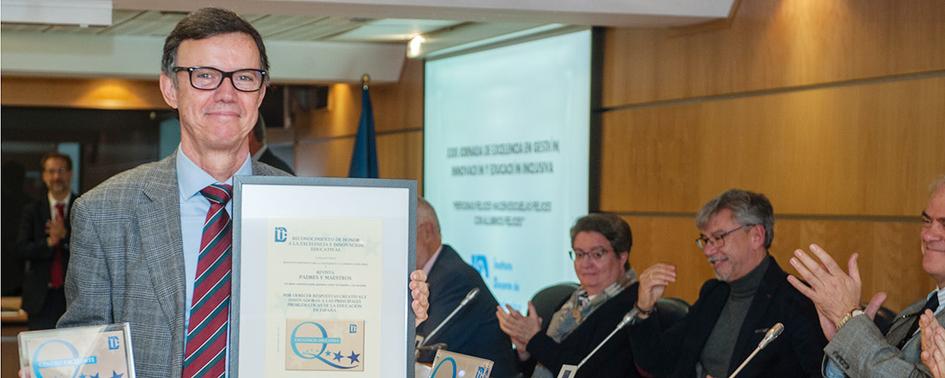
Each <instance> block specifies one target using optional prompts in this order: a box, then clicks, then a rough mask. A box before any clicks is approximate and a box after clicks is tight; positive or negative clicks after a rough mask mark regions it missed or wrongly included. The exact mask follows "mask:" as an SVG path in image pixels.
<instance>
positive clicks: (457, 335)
mask: <svg viewBox="0 0 945 378" xmlns="http://www.w3.org/2000/svg"><path fill="white" fill-rule="evenodd" d="M427 283H428V284H429V285H430V308H429V310H428V315H429V318H428V319H427V321H425V322H423V323H422V324H420V326H419V327H417V334H418V335H423V336H426V335H428V334H429V333H430V332H432V331H433V329H434V328H436V326H437V325H439V324H440V323H441V322H442V321H443V320H444V319H446V317H447V316H448V315H449V314H450V312H452V311H453V309H454V308H456V306H458V305H459V302H461V301H462V300H463V298H465V297H466V294H467V293H468V292H469V290H471V289H472V288H474V287H478V288H479V295H478V296H477V297H476V299H474V300H473V301H472V302H469V304H468V305H466V306H467V307H466V308H464V309H463V310H461V311H460V312H458V313H456V315H455V316H453V319H452V320H450V323H449V324H447V325H446V326H444V328H442V329H440V330H439V331H438V332H437V334H436V335H433V339H431V340H430V341H429V343H428V344H435V343H446V349H447V350H449V351H452V352H458V353H462V354H467V355H470V356H475V357H480V358H485V359H488V360H492V361H493V362H494V363H495V364H494V365H493V367H492V375H491V376H493V377H497V378H503V377H512V376H514V375H515V374H516V373H517V371H516V368H515V356H514V352H513V351H512V341H511V340H510V339H509V336H508V335H506V334H505V333H504V332H502V330H501V329H499V320H498V319H497V318H496V316H495V311H496V306H498V302H496V300H495V297H494V296H492V292H490V291H489V288H488V287H486V283H485V282H483V281H482V277H481V276H480V275H479V272H477V271H476V270H475V269H473V268H472V267H471V266H469V264H466V262H465V261H463V259H462V257H460V256H459V254H457V253H456V251H455V250H453V248H452V247H450V246H449V245H446V244H444V245H443V249H442V250H441V251H440V255H439V256H438V257H437V258H436V262H434V263H433V267H432V268H431V269H430V276H429V277H427Z"/></svg>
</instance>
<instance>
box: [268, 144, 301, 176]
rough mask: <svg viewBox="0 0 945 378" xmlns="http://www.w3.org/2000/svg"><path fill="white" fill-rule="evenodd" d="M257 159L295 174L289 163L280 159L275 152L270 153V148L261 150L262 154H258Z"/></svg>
mask: <svg viewBox="0 0 945 378" xmlns="http://www.w3.org/2000/svg"><path fill="white" fill-rule="evenodd" d="M259 161H260V162H262V163H266V164H269V165H271V166H272V167H274V168H279V169H281V170H283V171H285V172H286V173H288V174H290V175H293V176H295V171H293V170H292V167H290V166H289V164H286V162H285V161H282V159H280V158H279V157H278V156H276V154H274V153H272V150H271V149H269V148H266V150H265V151H263V153H262V155H259Z"/></svg>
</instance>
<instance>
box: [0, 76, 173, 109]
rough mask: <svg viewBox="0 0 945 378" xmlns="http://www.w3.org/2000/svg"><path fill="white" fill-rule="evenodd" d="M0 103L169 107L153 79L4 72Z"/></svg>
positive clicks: (110, 107) (105, 107)
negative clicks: (25, 75) (38, 75)
mask: <svg viewBox="0 0 945 378" xmlns="http://www.w3.org/2000/svg"><path fill="white" fill-rule="evenodd" d="M0 88H2V89H0V93H3V96H2V104H3V105H4V106H47V107H57V108H81V109H110V110H112V109H120V110H147V109H170V107H169V106H167V103H165V102H164V98H163V97H161V90H160V89H158V84H157V80H126V79H108V78H102V79H67V78H39V77H16V76H4V77H3V79H2V80H0Z"/></svg>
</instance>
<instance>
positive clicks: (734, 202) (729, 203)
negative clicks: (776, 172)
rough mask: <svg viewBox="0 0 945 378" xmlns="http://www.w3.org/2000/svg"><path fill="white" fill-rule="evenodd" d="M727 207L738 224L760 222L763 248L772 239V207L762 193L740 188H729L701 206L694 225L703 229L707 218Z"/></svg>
mask: <svg viewBox="0 0 945 378" xmlns="http://www.w3.org/2000/svg"><path fill="white" fill-rule="evenodd" d="M724 209H728V210H729V211H731V212H732V216H733V217H734V218H735V221H736V222H738V224H739V225H742V226H748V225H756V224H760V225H762V226H764V228H765V249H768V248H771V242H772V241H774V208H773V207H772V206H771V201H768V197H765V195H764V194H761V193H755V192H750V191H747V190H742V189H729V190H727V191H725V193H722V194H721V195H719V196H718V197H715V198H713V199H712V200H711V201H709V202H708V203H706V204H705V206H702V209H701V210H699V214H697V215H696V227H698V228H699V229H700V230H702V229H705V226H706V225H707V224H708V223H709V218H711V217H712V216H714V215H715V214H718V213H719V212H720V211H722V210H724Z"/></svg>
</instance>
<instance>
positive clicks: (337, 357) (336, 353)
mask: <svg viewBox="0 0 945 378" xmlns="http://www.w3.org/2000/svg"><path fill="white" fill-rule="evenodd" d="M342 357H344V356H342V355H341V352H335V361H341V358H342Z"/></svg>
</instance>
